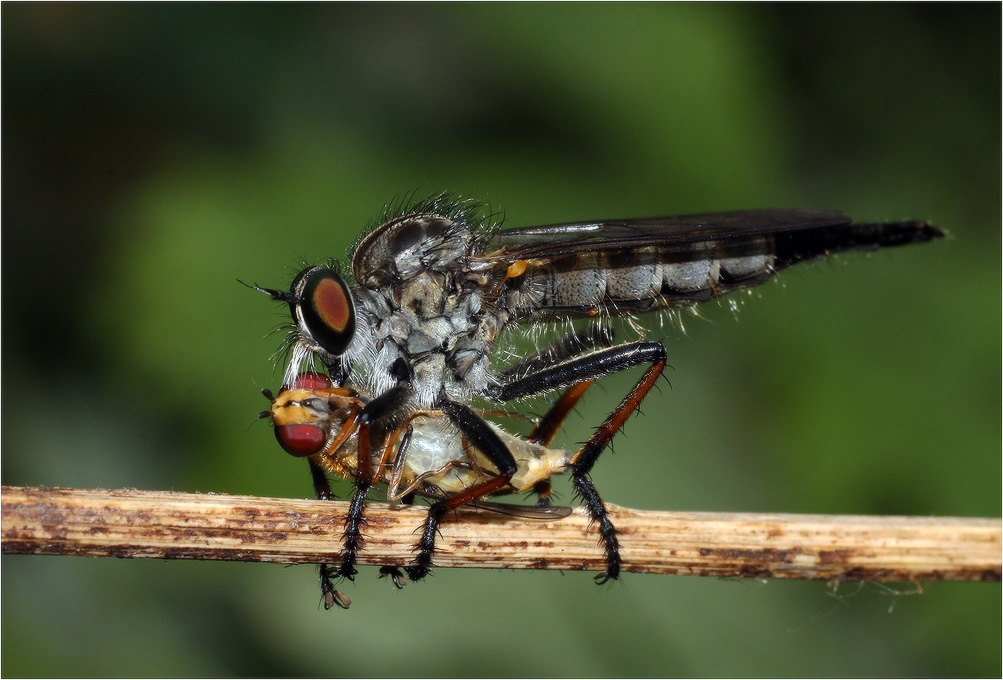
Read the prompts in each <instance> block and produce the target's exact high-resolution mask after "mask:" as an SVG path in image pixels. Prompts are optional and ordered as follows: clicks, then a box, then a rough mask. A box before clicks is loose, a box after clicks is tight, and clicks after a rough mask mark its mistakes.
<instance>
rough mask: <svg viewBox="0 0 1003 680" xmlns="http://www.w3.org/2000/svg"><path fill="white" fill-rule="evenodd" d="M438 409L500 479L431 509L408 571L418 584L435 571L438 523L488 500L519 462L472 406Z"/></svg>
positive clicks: (448, 405) (444, 405) (451, 405)
mask: <svg viewBox="0 0 1003 680" xmlns="http://www.w3.org/2000/svg"><path fill="white" fill-rule="evenodd" d="M438 408H439V409H440V410H442V412H443V413H445V414H446V416H447V417H448V418H449V419H450V420H451V421H452V422H453V424H454V425H456V427H457V429H459V431H460V433H461V434H462V435H463V437H464V439H466V440H467V441H468V442H469V443H470V445H471V446H473V447H474V448H476V449H478V450H480V451H481V453H483V454H484V455H485V456H487V458H488V460H489V461H491V463H492V464H493V465H494V466H495V467H496V468H497V469H498V476H497V477H492V478H491V479H489V480H488V481H486V482H481V483H480V484H475V485H473V486H471V487H470V488H468V489H464V490H463V491H461V492H460V493H458V494H454V495H452V496H449V497H447V498H443V499H442V500H439V501H436V502H435V503H433V504H432V505H430V506H429V508H428V515H427V517H426V518H425V526H424V527H423V528H422V534H421V540H419V542H418V548H417V549H418V556H417V558H415V561H414V564H412V565H411V566H410V567H408V568H407V574H408V576H410V577H411V580H412V581H419V580H421V579H423V578H425V576H427V575H428V572H429V570H430V569H431V567H432V554H433V553H434V552H435V537H436V534H437V533H438V532H439V522H440V521H441V520H442V517H443V516H444V515H445V514H446V513H447V512H449V511H450V510H455V509H456V508H458V507H460V506H461V505H466V504H467V503H470V502H472V501H475V500H477V499H478V498H481V497H482V496H486V495H488V494H490V493H492V492H494V491H497V490H498V489H501V488H502V487H504V486H505V485H506V484H508V482H509V480H511V479H512V475H514V474H515V473H516V462H515V457H514V456H513V455H512V452H511V451H509V450H508V447H507V446H505V444H504V442H502V440H501V438H500V437H499V436H498V435H497V434H496V433H495V431H494V430H492V429H491V427H490V426H489V425H488V423H487V421H485V420H484V419H483V418H481V417H480V416H479V415H477V413H475V412H474V410H473V409H471V408H470V407H469V406H464V405H463V404H459V403H457V402H455V401H448V400H443V401H442V403H440V404H438Z"/></svg>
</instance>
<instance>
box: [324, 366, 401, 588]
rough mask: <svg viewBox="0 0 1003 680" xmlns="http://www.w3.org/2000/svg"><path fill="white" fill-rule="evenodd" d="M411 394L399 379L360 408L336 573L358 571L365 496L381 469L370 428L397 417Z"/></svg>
mask: <svg viewBox="0 0 1003 680" xmlns="http://www.w3.org/2000/svg"><path fill="white" fill-rule="evenodd" d="M410 398H411V385H410V384H409V383H401V384H399V385H397V386H396V387H393V388H392V389H390V390H388V391H386V392H384V393H383V394H381V395H380V396H379V397H377V398H376V399H373V400H372V401H371V402H369V403H368V404H366V405H365V406H364V407H363V408H362V410H361V411H359V414H358V416H357V418H358V422H359V434H358V437H359V455H358V460H359V462H358V466H357V467H358V469H357V471H356V474H355V492H354V493H353V494H352V501H351V503H350V504H349V506H348V515H347V516H346V517H345V532H344V534H342V540H343V546H344V550H343V551H342V554H341V564H340V565H339V566H338V567H337V568H336V569H333V570H332V571H333V574H334V575H335V576H338V577H341V578H347V579H348V580H349V581H352V580H354V579H355V575H356V574H357V573H358V570H357V569H356V568H355V560H356V556H357V555H358V552H359V549H360V548H361V547H362V540H363V537H362V527H363V525H364V524H365V507H366V497H367V496H368V495H369V489H370V488H371V487H372V486H373V484H375V483H376V482H378V481H379V478H380V473H381V471H380V469H379V468H378V467H376V466H374V465H373V454H372V438H371V432H372V428H373V426H374V425H375V424H376V423H378V422H380V421H384V420H387V419H393V418H395V417H397V416H398V414H399V413H400V412H401V409H402V408H403V407H404V406H405V405H406V404H407V402H408V401H409V399H410Z"/></svg>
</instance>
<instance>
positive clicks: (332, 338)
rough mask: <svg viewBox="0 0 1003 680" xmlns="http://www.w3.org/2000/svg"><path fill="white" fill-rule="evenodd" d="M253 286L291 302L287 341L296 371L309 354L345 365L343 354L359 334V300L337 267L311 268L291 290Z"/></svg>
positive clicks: (331, 365)
mask: <svg viewBox="0 0 1003 680" xmlns="http://www.w3.org/2000/svg"><path fill="white" fill-rule="evenodd" d="M251 287H252V288H254V290H257V291H259V292H261V293H265V294H266V295H268V296H269V297H271V298H272V299H273V300H280V301H282V302H285V303H287V304H288V305H289V311H290V313H291V314H292V317H293V330H292V334H291V336H290V339H289V340H288V341H287V342H288V345H289V349H290V352H291V354H292V355H293V356H292V357H291V358H292V359H293V361H291V362H290V367H291V368H293V370H296V369H297V368H298V367H299V364H300V362H301V361H302V360H303V359H304V358H305V357H304V356H303V355H304V354H309V353H313V354H315V355H317V356H318V357H320V359H321V360H322V361H323V362H324V364H325V365H326V366H327V367H328V368H333V367H334V366H340V365H341V362H340V357H341V355H343V354H344V353H345V352H346V350H347V349H348V347H349V345H351V344H352V339H353V338H354V337H355V327H356V326H355V303H354V302H353V301H352V294H351V291H350V290H349V287H348V284H347V283H345V280H344V279H343V278H342V277H341V274H339V273H338V271H337V270H336V269H334V268H332V267H326V266H314V267H307V268H306V269H304V270H303V271H301V272H300V273H299V274H297V275H296V278H295V279H293V283H292V285H291V286H290V287H289V292H285V291H280V290H273V289H271V288H262V287H260V286H251ZM290 382H292V381H290Z"/></svg>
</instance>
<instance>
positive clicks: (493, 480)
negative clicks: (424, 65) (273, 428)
mask: <svg viewBox="0 0 1003 680" xmlns="http://www.w3.org/2000/svg"><path fill="white" fill-rule="evenodd" d="M943 236H944V233H943V232H942V231H941V230H939V229H937V228H936V227H934V226H932V225H929V224H926V223H924V222H917V221H904V222H887V223H873V224H856V223H853V222H852V221H851V220H850V219H849V218H847V217H845V216H843V215H842V214H840V213H838V212H830V211H816V210H756V211H744V212H731V213H715V214H705V215H688V216H680V217H661V218H651V219H628V220H603V221H594V222H575V223H569V224H558V225H552V226H544V227H527V228H518V229H505V230H502V229H499V228H498V225H496V224H493V223H492V222H491V218H490V217H489V216H486V214H485V211H484V210H483V209H482V207H481V206H480V205H479V204H477V203H475V202H473V201H469V200H460V199H457V198H456V197H453V196H451V195H448V194H442V195H439V196H435V197H432V198H430V199H426V200H423V201H419V202H417V203H413V204H410V205H409V204H402V205H399V206H396V207H394V208H390V209H388V210H387V211H386V212H385V213H384V214H383V215H382V216H381V217H380V218H379V219H378V220H377V222H376V223H375V226H374V227H373V228H371V229H370V230H369V231H368V232H367V233H365V234H364V235H363V236H362V237H361V238H360V239H359V240H358V242H357V243H356V244H355V246H354V247H353V248H352V251H351V253H350V256H349V267H348V270H343V269H342V268H341V267H339V266H338V265H337V264H335V263H333V262H330V263H327V264H325V265H320V266H311V267H307V268H305V269H304V270H303V271H301V272H300V273H299V274H298V275H297V276H296V277H295V278H294V280H293V282H292V285H291V287H290V289H289V291H288V292H286V291H279V290H273V289H267V288H261V287H258V286H254V288H255V289H256V290H259V291H261V292H263V293H266V294H268V295H269V296H271V297H272V298H273V299H275V300H279V301H283V302H286V303H288V305H289V309H290V312H291V313H292V318H293V322H292V324H291V325H289V326H288V328H287V330H288V333H287V336H286V340H285V344H284V350H285V351H286V352H287V355H288V363H287V367H286V372H285V376H284V383H286V384H288V385H292V384H293V383H294V381H295V380H296V378H297V376H298V375H299V374H300V373H301V372H304V371H307V370H310V369H311V368H313V367H314V366H315V364H316V362H318V361H319V362H320V363H321V364H322V365H323V367H324V369H325V370H326V371H327V373H328V375H329V376H330V379H331V381H332V383H333V384H334V385H335V386H337V387H344V386H352V387H354V388H355V389H357V390H358V393H360V394H365V395H367V397H366V398H365V399H364V400H361V401H360V402H358V403H357V404H356V405H357V406H358V409H357V412H356V413H355V415H354V420H355V422H357V429H356V431H355V433H354V434H355V436H356V437H357V438H358V442H359V445H358V451H359V456H358V459H357V460H358V462H357V464H356V466H355V469H354V470H347V471H348V472H349V473H352V474H353V475H354V482H355V492H354V495H353V499H352V503H351V510H350V512H349V517H348V518H347V519H346V529H345V535H344V549H343V553H342V561H341V565H340V566H338V567H336V568H333V569H332V570H330V571H329V572H327V575H328V576H335V577H345V578H348V579H352V578H353V577H354V575H355V574H356V570H355V553H356V551H357V550H358V547H359V543H360V539H361V536H360V533H359V527H360V523H361V520H362V517H363V511H364V501H365V498H366V496H367V494H368V492H369V490H370V487H371V486H372V484H373V483H374V479H379V477H378V476H375V475H374V472H373V470H374V469H375V468H374V466H375V465H377V464H378V461H382V460H386V459H389V457H392V454H390V453H388V452H387V451H385V450H381V449H380V446H381V444H382V442H381V437H382V435H381V434H380V433H386V432H394V431H396V430H398V429H399V428H401V426H402V425H404V424H405V423H407V422H408V421H409V419H410V418H411V417H412V415H413V414H416V413H422V412H426V411H434V412H436V413H438V414H441V416H440V417H441V418H445V419H447V420H448V421H449V422H450V423H451V427H452V428H454V429H455V431H456V432H458V433H459V434H460V436H461V437H462V439H463V440H464V441H465V442H466V445H467V446H469V447H472V448H473V449H475V450H477V451H478V452H480V454H481V455H482V456H483V464H484V465H485V466H488V467H491V468H493V472H492V474H491V475H475V476H474V477H473V478H472V482H473V483H472V484H470V485H469V486H465V487H463V488H462V489H459V488H457V489H456V490H455V491H454V490H451V491H448V492H446V493H445V494H444V495H443V496H442V497H440V498H436V499H435V500H434V502H433V503H432V504H431V505H430V506H429V511H428V515H427V517H426V520H425V523H424V526H423V530H422V533H421V538H420V539H419V541H418V545H417V556H416V558H415V561H414V563H413V564H412V565H410V566H409V567H407V573H408V575H409V576H410V577H411V579H412V580H419V579H421V578H423V577H425V576H426V575H427V574H428V573H429V570H430V567H431V565H432V557H433V553H434V549H435V537H436V531H437V527H438V525H439V523H440V521H441V519H442V518H443V516H444V515H446V514H447V513H448V512H449V511H450V510H452V509H454V508H457V507H459V506H462V505H464V504H467V503H471V502H474V501H476V500H478V499H480V498H483V497H485V496H487V495H492V494H495V493H498V492H501V491H504V490H507V489H510V488H512V487H513V484H512V480H513V479H514V478H515V477H516V475H517V474H518V473H519V471H520V469H519V462H518V460H517V457H516V455H515V453H514V452H513V449H512V442H511V440H507V439H506V438H505V437H503V436H501V435H500V434H499V433H498V431H497V430H496V429H495V428H493V427H492V426H491V425H489V424H488V422H487V421H486V420H485V419H484V417H483V416H482V415H481V414H479V413H478V412H477V411H475V410H474V409H473V408H471V407H470V406H469V405H468V403H469V402H471V400H473V399H481V400H485V401H487V402H489V403H492V404H501V405H504V404H506V403H509V402H513V401H517V400H523V399H526V398H529V397H534V396H537V395H542V394H548V393H555V392H560V393H561V394H560V396H559V397H557V398H556V399H555V400H554V403H553V406H552V407H551V408H550V410H549V411H548V412H547V413H546V414H545V415H544V416H543V418H542V420H541V422H540V424H539V425H538V426H537V428H536V432H535V433H534V435H533V436H534V437H539V440H538V441H540V442H549V440H550V438H551V437H553V434H554V433H555V432H556V431H557V429H558V428H559V427H560V425H561V423H562V422H563V420H564V417H565V415H566V414H567V413H568V412H569V411H570V409H571V408H572V407H573V406H574V404H575V402H576V401H577V400H578V399H579V398H580V397H581V395H582V393H583V392H584V390H585V388H586V387H588V385H590V384H591V383H592V382H593V381H595V380H597V379H599V378H602V377H605V376H608V375H610V374H613V373H618V372H620V371H624V370H626V369H629V368H631V367H634V366H646V368H645V370H644V372H643V374H642V375H641V377H640V379H639V380H638V381H637V383H636V384H635V385H634V387H633V388H632V389H631V390H630V392H629V393H628V394H627V395H626V396H625V397H624V398H623V399H622V400H621V401H620V403H619V404H618V405H617V407H616V408H614V409H613V411H612V412H611V413H610V415H609V417H608V418H607V419H606V420H605V421H604V422H603V423H602V424H601V425H600V426H599V427H598V429H596V430H595V432H594V433H593V434H592V436H591V437H590V438H589V439H588V440H587V441H586V442H585V444H584V445H583V446H581V448H579V449H578V450H577V451H575V452H572V454H571V457H570V460H569V461H568V469H569V470H570V476H571V482H572V486H573V487H574V489H575V491H576V493H577V495H578V496H579V497H581V499H582V501H583V503H584V505H585V507H586V509H587V511H588V512H589V514H590V516H591V518H592V520H593V524H594V525H595V527H596V528H597V530H598V533H599V536H600V541H601V544H602V546H603V550H604V555H605V559H606V569H605V570H604V571H603V572H602V573H600V574H598V575H597V576H596V581H597V582H599V583H603V582H606V581H607V580H610V579H616V578H617V577H618V576H619V573H620V568H621V562H622V561H621V557H620V550H619V543H618V540H617V532H616V528H615V527H614V526H613V524H612V522H611V521H610V518H609V516H608V514H607V511H606V507H605V505H604V504H603V501H602V499H601V498H600V496H599V493H598V492H597V490H596V488H595V485H594V484H593V482H592V480H591V478H590V476H589V472H590V471H591V469H592V466H593V465H594V464H595V463H596V460H597V459H598V458H599V455H600V454H601V453H602V452H603V450H604V449H605V448H606V447H607V445H608V444H609V443H610V441H611V439H612V438H613V436H614V435H615V434H616V433H617V432H618V431H619V430H620V428H621V427H622V426H623V424H624V423H625V422H626V420H627V419H628V417H629V416H630V414H631V413H632V412H633V411H634V410H635V409H637V408H638V406H639V405H640V403H641V401H642V400H643V398H644V396H645V395H646V394H647V393H648V391H649V390H650V389H651V388H652V386H653V385H654V384H655V383H656V381H657V380H658V378H659V376H660V375H661V373H662V370H663V369H664V367H665V364H666V352H665V347H664V346H663V345H662V343H660V342H657V341H652V340H644V339H639V340H635V341H630V342H625V343H621V344H615V343H614V342H613V341H612V338H611V335H610V332H609V331H608V329H606V328H605V327H604V326H603V324H602V322H603V321H604V320H605V319H608V318H609V317H613V316H619V317H623V316H626V317H630V318H633V317H634V316H635V315H637V314H640V313H643V312H648V311H653V310H664V309H669V308H673V307H685V306H690V305H695V304H698V303H700V302H704V301H707V300H711V299H713V298H717V297H720V296H722V295H725V294H727V293H731V292H734V291H737V290H742V289H747V288H750V287H752V286H756V285H758V284H760V283H763V282H764V281H766V280H767V279H769V278H770V277H771V276H773V274H775V273H776V272H778V271H780V270H782V269H786V268H787V267H790V266H792V265H794V264H797V263H798V262H803V261H807V260H814V259H817V258H820V257H824V256H827V255H830V254H832V253H837V252H840V251H846V250H872V249H876V248H880V247H886V246H896V245H904V244H908V243H917V242H924V241H929V240H932V239H936V238H941V237H943ZM582 318H584V319H591V320H593V321H594V322H596V323H593V324H592V325H591V326H590V327H589V328H587V329H585V330H577V331H571V332H570V334H568V335H567V336H566V337H562V338H560V339H558V340H557V341H556V342H554V343H553V344H551V345H550V346H548V347H545V348H544V349H542V350H540V351H538V352H536V353H534V354H532V355H530V356H528V357H524V358H520V359H517V360H516V361H514V362H513V363H512V364H511V365H509V366H507V367H504V368H501V369H499V370H494V369H493V368H492V366H491V359H492V355H493V353H494V352H495V348H496V346H497V344H498V342H499V340H500V339H501V338H502V337H503V336H504V335H505V334H507V333H509V332H510V331H512V330H514V329H516V328H518V327H526V326H530V327H532V326H535V325H537V324H552V325H553V324H554V323H555V322H567V321H571V320H574V319H582ZM412 446H413V444H412ZM310 460H311V468H312V470H313V475H314V486H315V489H316V490H317V495H318V497H329V495H330V491H329V489H327V486H326V480H325V477H324V469H323V467H322V466H319V465H318V463H317V462H316V461H315V459H314V458H311V459H310ZM426 471H427V470H426ZM537 488H538V490H542V493H543V494H544V498H546V494H547V490H546V487H545V481H544V482H543V483H542V484H539V485H537ZM322 573H324V572H322Z"/></svg>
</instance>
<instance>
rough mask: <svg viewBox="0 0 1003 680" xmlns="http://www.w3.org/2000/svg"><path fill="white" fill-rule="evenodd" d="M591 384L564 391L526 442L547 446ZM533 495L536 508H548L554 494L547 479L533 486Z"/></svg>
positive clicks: (584, 382)
mask: <svg viewBox="0 0 1003 680" xmlns="http://www.w3.org/2000/svg"><path fill="white" fill-rule="evenodd" d="M593 382H594V381H593V380H583V381H582V382H580V383H575V384H574V385H572V386H571V387H569V388H568V389H566V390H565V391H564V394H562V395H561V398H560V399H558V400H557V401H556V402H555V403H554V405H553V406H551V407H550V410H549V411H547V413H546V414H544V416H543V418H541V419H540V422H539V423H537V424H536V427H534V428H533V431H532V432H530V433H529V436H527V437H526V441H528V442H531V443H533V444H541V445H542V446H548V445H549V444H550V442H551V441H553V439H554V437H555V436H556V435H557V431H558V430H560V429H561V425H563V424H564V419H565V418H567V417H568V413H570V412H571V409H573V408H574V407H575V404H577V403H578V400H579V399H581V398H582V397H583V396H584V395H585V390H587V389H588V388H589V387H590V386H591V385H592V383H593ZM533 493H535V494H536V497H537V498H536V504H537V506H539V507H541V508H546V507H549V506H550V496H551V495H552V494H553V493H554V489H553V487H552V486H551V484H550V480H549V479H544V480H541V481H539V482H537V483H536V484H534V485H533Z"/></svg>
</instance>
